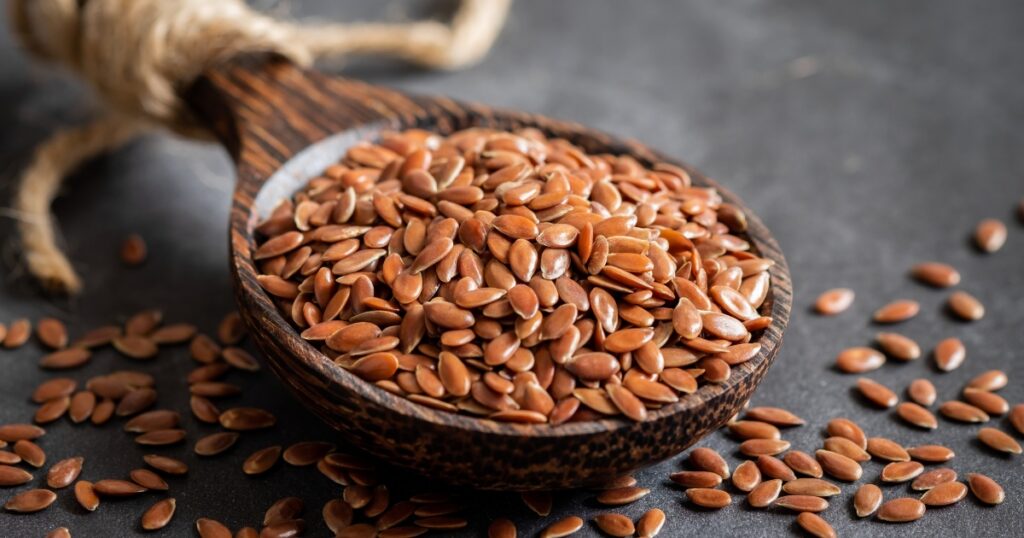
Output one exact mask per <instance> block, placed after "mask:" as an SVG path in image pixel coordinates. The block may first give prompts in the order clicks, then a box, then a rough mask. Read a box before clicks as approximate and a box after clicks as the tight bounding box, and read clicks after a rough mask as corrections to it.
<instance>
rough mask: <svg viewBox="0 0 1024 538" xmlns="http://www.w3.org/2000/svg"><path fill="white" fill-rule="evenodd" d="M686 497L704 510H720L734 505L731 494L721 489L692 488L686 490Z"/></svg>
mask: <svg viewBox="0 0 1024 538" xmlns="http://www.w3.org/2000/svg"><path fill="white" fill-rule="evenodd" d="M686 497H687V498H688V499H689V500H690V502H692V503H693V504H696V505H697V506H700V507H703V508H711V509H720V508H725V507H726V506H729V505H730V504H732V497H731V496H730V495H729V493H728V492H725V491H722V490H720V489H705V488H690V489H688V490H686Z"/></svg>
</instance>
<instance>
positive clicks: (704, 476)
mask: <svg viewBox="0 0 1024 538" xmlns="http://www.w3.org/2000/svg"><path fill="white" fill-rule="evenodd" d="M669 479H670V480H672V481H673V482H675V483H676V484H679V485H680V486H683V487H686V488H716V487H718V485H719V484H721V483H722V477H721V476H719V475H717V474H715V473H712V472H708V471H679V472H677V473H672V474H671V475H669Z"/></svg>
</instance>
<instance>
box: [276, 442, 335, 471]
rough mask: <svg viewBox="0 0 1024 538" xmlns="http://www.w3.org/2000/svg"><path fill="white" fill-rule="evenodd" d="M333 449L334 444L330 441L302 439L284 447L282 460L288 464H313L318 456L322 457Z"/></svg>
mask: <svg viewBox="0 0 1024 538" xmlns="http://www.w3.org/2000/svg"><path fill="white" fill-rule="evenodd" d="M334 449H335V446H334V444H332V443H326V442H322V441H302V442H299V443H295V444H293V445H291V446H289V447H288V448H287V449H285V451H284V454H283V457H284V461H285V462H287V463H288V464H289V465H294V466H296V467H305V466H307V465H313V464H314V463H316V462H317V461H319V460H320V458H323V457H324V456H326V455H327V454H329V453H331V452H333V451H334Z"/></svg>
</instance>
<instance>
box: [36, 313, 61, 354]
mask: <svg viewBox="0 0 1024 538" xmlns="http://www.w3.org/2000/svg"><path fill="white" fill-rule="evenodd" d="M36 337H37V338H39V341H40V342H42V343H43V345H44V346H46V347H48V348H50V349H61V348H63V347H65V346H67V345H68V330H67V328H66V327H65V326H64V323H62V322H61V321H60V320H59V319H56V318H42V319H40V320H39V321H38V322H36Z"/></svg>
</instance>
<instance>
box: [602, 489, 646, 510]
mask: <svg viewBox="0 0 1024 538" xmlns="http://www.w3.org/2000/svg"><path fill="white" fill-rule="evenodd" d="M650 492H651V490H649V489H647V488H639V487H636V486H629V487H624V488H615V489H606V490H604V491H602V492H601V493H600V494H599V495H598V496H597V502H599V503H601V504H603V505H606V506H621V505H623V504H629V503H632V502H636V501H637V500H638V499H640V498H641V497H644V496H645V495H647V494H648V493H650Z"/></svg>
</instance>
